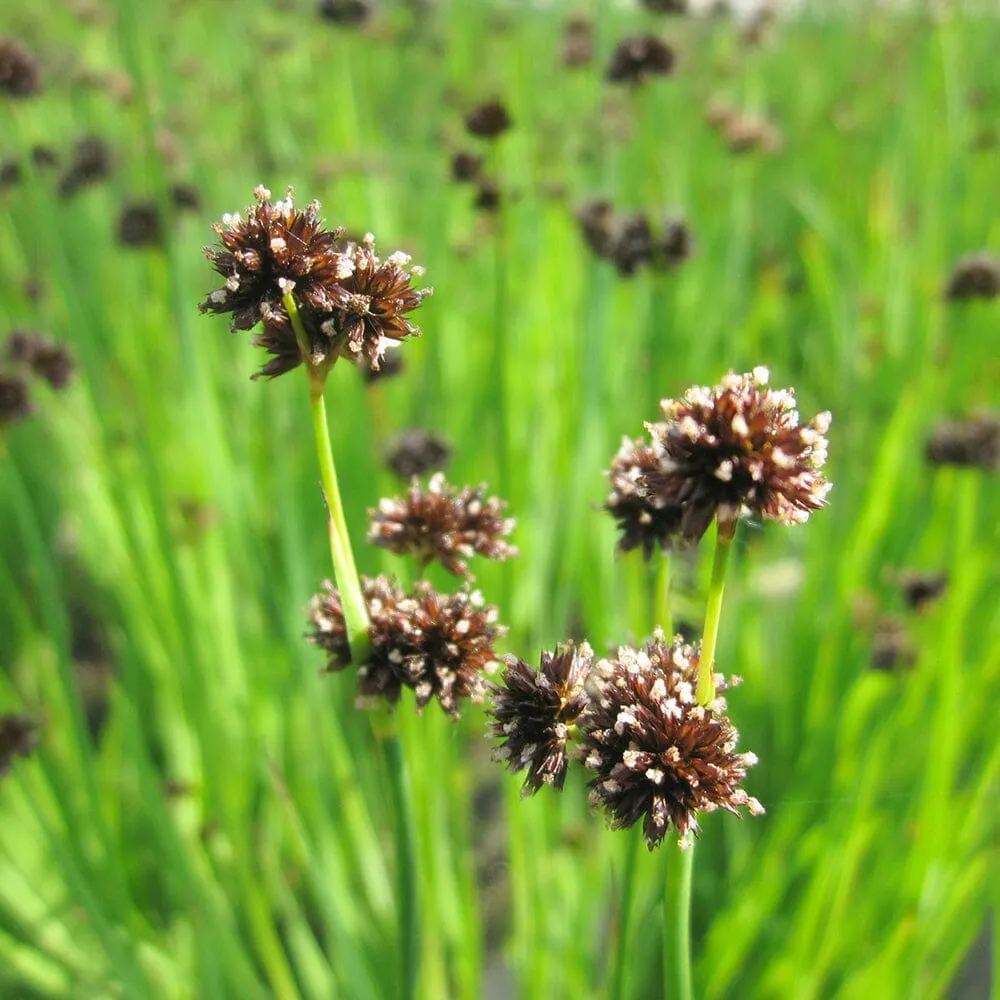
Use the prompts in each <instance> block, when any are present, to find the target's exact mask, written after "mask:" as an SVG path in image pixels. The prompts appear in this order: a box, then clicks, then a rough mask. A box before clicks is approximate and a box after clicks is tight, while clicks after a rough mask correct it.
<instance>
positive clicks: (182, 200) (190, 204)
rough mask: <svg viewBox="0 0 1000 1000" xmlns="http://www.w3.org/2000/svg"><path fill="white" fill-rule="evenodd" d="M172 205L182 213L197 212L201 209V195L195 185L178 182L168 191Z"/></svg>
mask: <svg viewBox="0 0 1000 1000" xmlns="http://www.w3.org/2000/svg"><path fill="white" fill-rule="evenodd" d="M167 194H168V195H169V196H170V204H171V205H173V206H174V208H176V209H178V210H179V211H182V212H197V211H198V209H200V208H201V195H200V194H199V193H198V189H197V188H196V187H195V186H194V185H193V184H187V183H186V182H184V181H176V182H175V183H173V184H171V185H170V188H169V189H168V191H167Z"/></svg>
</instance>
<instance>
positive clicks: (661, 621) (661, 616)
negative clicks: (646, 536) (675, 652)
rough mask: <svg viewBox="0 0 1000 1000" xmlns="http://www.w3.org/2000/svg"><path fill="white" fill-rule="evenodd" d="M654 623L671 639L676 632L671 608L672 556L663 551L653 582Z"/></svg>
mask: <svg viewBox="0 0 1000 1000" xmlns="http://www.w3.org/2000/svg"><path fill="white" fill-rule="evenodd" d="M653 624H654V625H659V626H660V627H661V628H662V629H663V633H664V635H666V637H667V639H668V640H669V639H670V637H671V636H672V635H673V632H674V617H673V614H672V613H671V610H670V556H669V555H667V553H666V552H664V553H662V554H661V555H660V557H659V559H658V561H657V566H656V579H655V581H654V583H653Z"/></svg>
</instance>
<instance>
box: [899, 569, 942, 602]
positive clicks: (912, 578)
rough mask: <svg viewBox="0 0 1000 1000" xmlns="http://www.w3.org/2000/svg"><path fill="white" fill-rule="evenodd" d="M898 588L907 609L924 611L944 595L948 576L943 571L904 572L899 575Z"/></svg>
mask: <svg viewBox="0 0 1000 1000" xmlns="http://www.w3.org/2000/svg"><path fill="white" fill-rule="evenodd" d="M899 586H900V589H901V590H902V591H903V600H904V601H905V602H906V606H907V607H909V608H912V609H913V610H914V611H925V610H926V609H927V608H928V607H929V606H930V605H931V604H933V603H934V602H935V601H936V600H938V599H939V598H940V597H941V596H942V595H943V594H944V592H945V589H946V588H947V586H948V574H947V573H945V572H943V571H937V572H935V571H932V570H915V569H913V570H904V571H903V572H902V573H900V574H899Z"/></svg>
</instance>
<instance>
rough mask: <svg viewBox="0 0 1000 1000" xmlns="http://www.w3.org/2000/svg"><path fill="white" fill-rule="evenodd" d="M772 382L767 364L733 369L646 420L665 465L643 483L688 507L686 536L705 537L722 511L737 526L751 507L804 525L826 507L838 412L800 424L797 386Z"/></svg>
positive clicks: (660, 499)
mask: <svg viewBox="0 0 1000 1000" xmlns="http://www.w3.org/2000/svg"><path fill="white" fill-rule="evenodd" d="M767 381H768V372H767V369H766V368H755V369H754V370H753V372H747V373H746V374H743V375H736V374H734V373H733V372H730V373H729V374H728V375H727V376H726V377H725V378H723V379H722V382H721V384H719V385H717V386H715V387H714V388H712V389H710V388H708V387H707V386H694V387H692V388H691V389H688V391H687V393H686V394H685V395H684V397H683V398H682V399H680V400H674V399H665V400H663V402H662V403H661V407H662V410H663V416H664V420H663V422H661V423H656V424H647V425H646V426H647V430H649V432H650V434H651V436H652V445H653V449H654V450H655V451H656V452H657V454H658V455H659V467H658V469H657V470H655V471H653V472H650V473H647V474H646V475H645V476H644V477H643V480H642V483H641V486H642V488H644V489H646V490H647V491H648V493H649V496H650V499H651V501H652V500H654V499H655V501H656V502H657V503H659V504H661V505H662V506H664V507H675V508H681V509H682V511H683V513H682V515H681V521H680V533H681V535H682V536H683V537H684V538H685V539H687V540H690V541H697V540H698V539H700V538H701V536H702V535H704V533H705V532H706V531H707V530H708V526H709V525H710V524H711V523H712V521H713V519H714V518H715V517H716V515H718V517H719V521H720V522H721V523H724V524H725V525H726V529H727V531H729V530H731V529H732V528H733V527H735V522H736V519H737V517H738V516H739V515H740V513H741V512H742V511H744V510H748V511H749V512H751V513H753V514H756V515H757V516H758V517H761V518H764V519H765V520H772V521H778V522H780V523H782V524H799V523H802V522H804V521H806V520H808V518H809V514H810V512H811V511H814V510H818V509H819V508H821V507H823V506H825V504H826V494H827V493H828V492H829V489H830V484H829V483H828V482H827V481H826V480H825V479H824V478H823V474H822V468H823V465H824V463H825V462H826V451H827V441H826V438H825V436H824V435H825V434H826V432H827V430H828V428H829V426H830V414H829V413H820V414H819V415H818V416H816V417H813V419H812V420H811V421H809V423H808V424H805V425H801V426H800V424H799V414H798V411H797V410H796V409H795V395H794V391H793V390H791V389H783V390H772V389H770V388H769V387H768V386H767Z"/></svg>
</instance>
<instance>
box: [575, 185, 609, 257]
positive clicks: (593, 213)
mask: <svg viewBox="0 0 1000 1000" xmlns="http://www.w3.org/2000/svg"><path fill="white" fill-rule="evenodd" d="M576 220H577V222H578V223H579V224H580V231H581V232H582V233H583V238H584V240H585V241H586V243H587V246H589V247H590V249H591V250H592V251H593V252H594V254H596V255H597V256H598V257H607V256H609V255H610V254H611V248H612V246H613V245H614V239H615V233H614V225H615V210H614V207H613V206H612V204H611V202H610V201H608V200H607V199H606V198H597V199H595V200H593V201H588V202H586V203H585V204H583V205H581V206H580V208H579V209H578V210H577V213H576Z"/></svg>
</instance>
